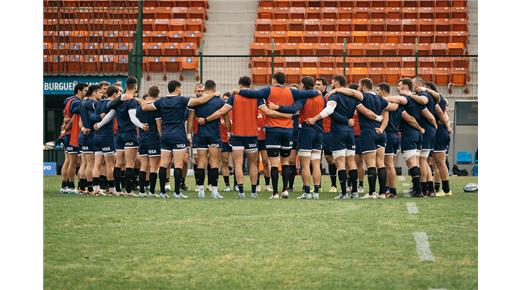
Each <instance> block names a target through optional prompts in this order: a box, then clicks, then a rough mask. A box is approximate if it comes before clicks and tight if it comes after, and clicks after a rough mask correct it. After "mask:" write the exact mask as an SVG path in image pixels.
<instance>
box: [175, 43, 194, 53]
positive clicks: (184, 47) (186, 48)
mask: <svg viewBox="0 0 520 290" xmlns="http://www.w3.org/2000/svg"><path fill="white" fill-rule="evenodd" d="M179 51H180V54H181V55H189V56H194V55H196V54H197V45H196V44H195V43H192V42H183V43H181V44H180V46H179Z"/></svg>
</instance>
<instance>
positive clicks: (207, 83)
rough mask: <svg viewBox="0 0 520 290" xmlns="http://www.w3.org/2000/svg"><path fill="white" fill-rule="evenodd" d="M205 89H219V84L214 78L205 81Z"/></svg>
mask: <svg viewBox="0 0 520 290" xmlns="http://www.w3.org/2000/svg"><path fill="white" fill-rule="evenodd" d="M204 89H205V90H208V91H214V90H216V89H217V84H216V83H215V81H214V80H207V81H205V82H204Z"/></svg>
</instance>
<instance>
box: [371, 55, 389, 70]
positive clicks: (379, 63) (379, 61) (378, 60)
mask: <svg viewBox="0 0 520 290" xmlns="http://www.w3.org/2000/svg"><path fill="white" fill-rule="evenodd" d="M386 59H387V58H385V57H368V58H367V62H368V67H369V68H385V67H386Z"/></svg>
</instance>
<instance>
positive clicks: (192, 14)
mask: <svg viewBox="0 0 520 290" xmlns="http://www.w3.org/2000/svg"><path fill="white" fill-rule="evenodd" d="M188 17H189V18H199V19H205V20H207V19H208V16H207V14H206V9H205V8H204V7H190V8H188Z"/></svg>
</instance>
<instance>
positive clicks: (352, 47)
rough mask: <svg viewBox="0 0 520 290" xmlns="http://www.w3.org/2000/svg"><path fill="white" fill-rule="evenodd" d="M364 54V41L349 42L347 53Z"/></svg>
mask: <svg viewBox="0 0 520 290" xmlns="http://www.w3.org/2000/svg"><path fill="white" fill-rule="evenodd" d="M363 54H364V45H363V43H350V44H347V55H363Z"/></svg>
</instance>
